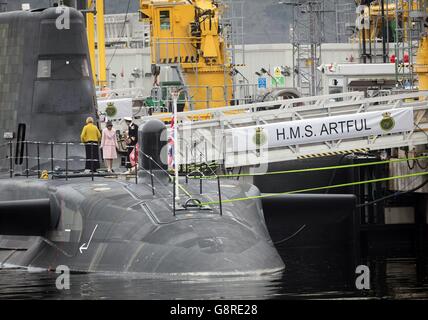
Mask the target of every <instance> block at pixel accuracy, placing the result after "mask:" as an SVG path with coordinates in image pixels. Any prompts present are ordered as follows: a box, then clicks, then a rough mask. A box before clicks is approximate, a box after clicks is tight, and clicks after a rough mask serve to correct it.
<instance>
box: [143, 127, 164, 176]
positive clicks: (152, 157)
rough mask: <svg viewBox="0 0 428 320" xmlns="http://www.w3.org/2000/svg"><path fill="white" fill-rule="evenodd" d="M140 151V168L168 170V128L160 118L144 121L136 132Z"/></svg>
mask: <svg viewBox="0 0 428 320" xmlns="http://www.w3.org/2000/svg"><path fill="white" fill-rule="evenodd" d="M138 141H140V146H141V152H140V157H139V162H140V168H142V169H143V170H155V171H160V170H165V171H166V170H168V165H167V157H168V147H167V144H168V130H167V128H166V126H165V124H164V123H163V122H162V121H160V120H157V119H155V120H150V121H147V122H146V123H144V125H143V126H142V127H141V128H140V130H139V132H138Z"/></svg>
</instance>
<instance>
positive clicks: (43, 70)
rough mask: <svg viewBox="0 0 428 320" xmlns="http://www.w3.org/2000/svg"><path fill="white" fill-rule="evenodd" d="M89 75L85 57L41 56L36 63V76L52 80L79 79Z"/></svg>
mask: <svg viewBox="0 0 428 320" xmlns="http://www.w3.org/2000/svg"><path fill="white" fill-rule="evenodd" d="M88 77H89V65H88V61H87V59H86V57H79V56H77V57H76V56H74V57H49V58H41V59H40V60H39V63H38V70H37V78H39V79H47V78H49V79H52V80H80V79H82V78H88Z"/></svg>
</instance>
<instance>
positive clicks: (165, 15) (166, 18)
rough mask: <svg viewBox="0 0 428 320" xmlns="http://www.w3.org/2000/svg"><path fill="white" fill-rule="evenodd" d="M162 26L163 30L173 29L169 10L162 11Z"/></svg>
mask: <svg viewBox="0 0 428 320" xmlns="http://www.w3.org/2000/svg"><path fill="white" fill-rule="evenodd" d="M160 28H161V30H170V29H171V20H170V14H169V10H166V11H161V12H160Z"/></svg>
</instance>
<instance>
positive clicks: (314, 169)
mask: <svg viewBox="0 0 428 320" xmlns="http://www.w3.org/2000/svg"><path fill="white" fill-rule="evenodd" d="M426 159H428V156H424V157H418V158H407V159H395V160H385V161H377V162H368V163H357V164H348V165H342V166H331V167H319V168H308V169H296V170H287V171H275V172H266V173H242V174H226V175H218V176H204V177H193V176H189V179H195V180H199V179H203V180H210V179H217V178H237V177H257V176H272V175H280V174H289V173H305V172H314V171H327V170H338V169H350V168H360V167H368V166H377V165H382V164H390V163H402V162H406V161H417V160H426Z"/></svg>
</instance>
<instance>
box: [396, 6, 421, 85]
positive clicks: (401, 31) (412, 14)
mask: <svg viewBox="0 0 428 320" xmlns="http://www.w3.org/2000/svg"><path fill="white" fill-rule="evenodd" d="M393 1H394V2H393V3H394V4H395V21H396V23H395V46H394V49H395V57H396V59H395V68H396V81H397V87H398V88H402V89H414V88H415V81H416V73H415V71H414V68H413V66H414V64H415V62H416V55H417V51H418V48H419V41H420V39H421V37H422V34H423V33H424V32H425V28H426V27H427V21H428V20H427V9H428V0H393Z"/></svg>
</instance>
